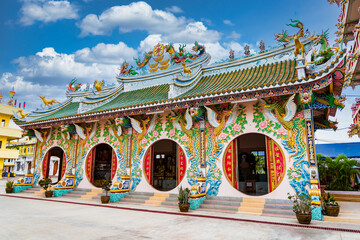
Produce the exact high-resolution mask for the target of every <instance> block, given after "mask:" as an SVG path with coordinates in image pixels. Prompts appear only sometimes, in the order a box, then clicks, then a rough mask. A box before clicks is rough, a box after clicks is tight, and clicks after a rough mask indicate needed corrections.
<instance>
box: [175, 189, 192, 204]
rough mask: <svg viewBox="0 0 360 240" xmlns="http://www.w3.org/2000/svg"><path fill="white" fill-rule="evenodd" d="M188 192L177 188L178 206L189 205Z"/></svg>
mask: <svg viewBox="0 0 360 240" xmlns="http://www.w3.org/2000/svg"><path fill="white" fill-rule="evenodd" d="M189 198H190V190H189V189H188V188H185V189H183V188H182V186H180V188H179V195H178V200H179V203H180V204H189Z"/></svg>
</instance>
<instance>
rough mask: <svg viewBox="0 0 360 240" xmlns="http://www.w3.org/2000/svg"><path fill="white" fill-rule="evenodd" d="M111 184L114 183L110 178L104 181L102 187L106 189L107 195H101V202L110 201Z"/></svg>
mask: <svg viewBox="0 0 360 240" xmlns="http://www.w3.org/2000/svg"><path fill="white" fill-rule="evenodd" d="M111 184H112V182H111V181H109V180H105V181H104V183H103V185H102V189H104V190H105V196H101V203H109V201H110V196H108V193H109V191H110V187H111Z"/></svg>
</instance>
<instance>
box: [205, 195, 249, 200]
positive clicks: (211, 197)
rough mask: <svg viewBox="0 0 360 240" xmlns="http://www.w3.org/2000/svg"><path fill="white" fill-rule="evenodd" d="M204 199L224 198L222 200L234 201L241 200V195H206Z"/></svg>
mask: <svg viewBox="0 0 360 240" xmlns="http://www.w3.org/2000/svg"><path fill="white" fill-rule="evenodd" d="M206 200H224V201H234V202H242V200H243V198H242V197H218V196H210V195H206Z"/></svg>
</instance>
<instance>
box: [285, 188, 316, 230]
mask: <svg viewBox="0 0 360 240" xmlns="http://www.w3.org/2000/svg"><path fill="white" fill-rule="evenodd" d="M288 199H289V200H290V201H291V202H292V203H293V211H294V212H295V213H296V218H297V220H298V221H299V223H301V224H309V223H310V222H311V217H312V216H311V197H310V195H308V194H304V193H303V194H301V195H290V194H289V193H288Z"/></svg>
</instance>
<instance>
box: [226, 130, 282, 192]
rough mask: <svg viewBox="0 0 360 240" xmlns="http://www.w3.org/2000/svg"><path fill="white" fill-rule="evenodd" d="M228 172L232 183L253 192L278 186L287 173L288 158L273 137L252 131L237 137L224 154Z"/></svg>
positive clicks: (271, 189)
mask: <svg viewBox="0 0 360 240" xmlns="http://www.w3.org/2000/svg"><path fill="white" fill-rule="evenodd" d="M224 169H225V175H226V177H227V179H228V181H229V182H230V183H231V185H232V186H233V187H234V188H236V189H238V190H239V191H241V192H243V193H246V194H249V195H256V196H259V195H264V194H268V193H270V192H272V191H273V190H275V189H276V188H277V187H278V186H279V185H280V183H281V181H282V179H283V177H284V174H285V158H284V154H283V152H282V150H281V148H280V147H279V146H278V144H277V143H276V142H275V141H274V140H272V139H271V138H269V137H267V136H265V135H263V134H258V133H249V134H244V135H241V136H239V137H238V138H236V139H234V140H233V141H232V142H231V143H230V144H229V146H228V148H227V150H226V152H225V155H224Z"/></svg>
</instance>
